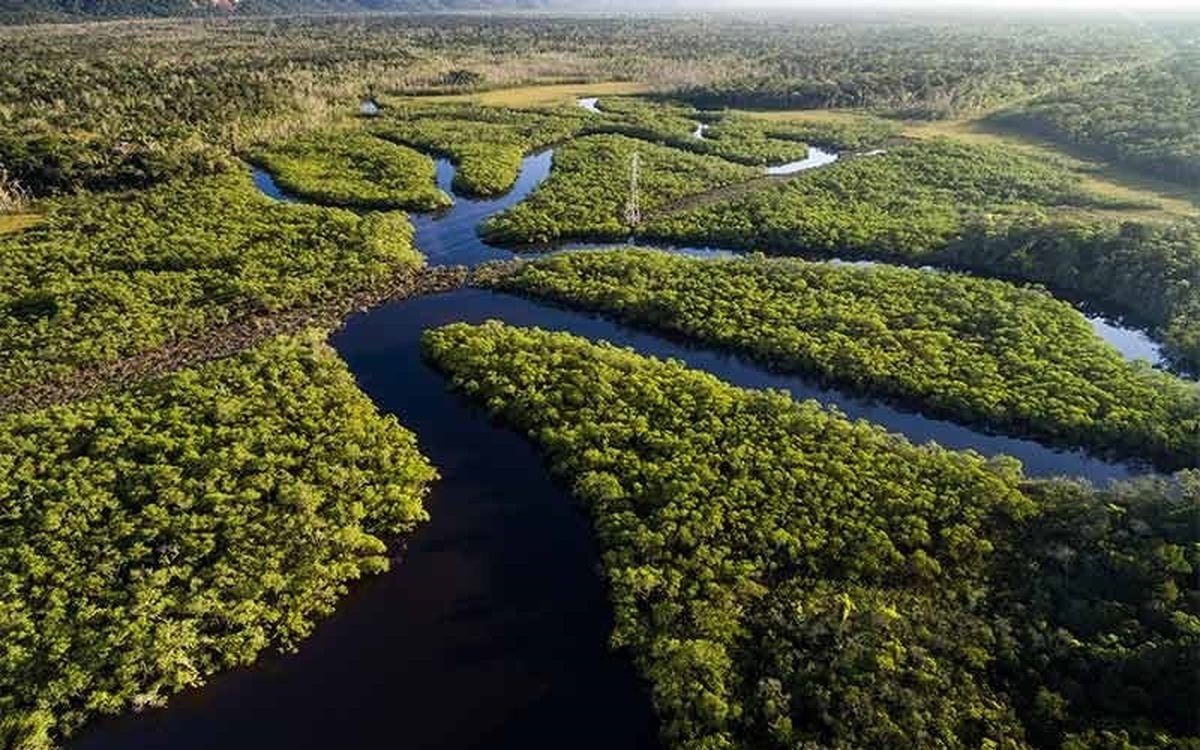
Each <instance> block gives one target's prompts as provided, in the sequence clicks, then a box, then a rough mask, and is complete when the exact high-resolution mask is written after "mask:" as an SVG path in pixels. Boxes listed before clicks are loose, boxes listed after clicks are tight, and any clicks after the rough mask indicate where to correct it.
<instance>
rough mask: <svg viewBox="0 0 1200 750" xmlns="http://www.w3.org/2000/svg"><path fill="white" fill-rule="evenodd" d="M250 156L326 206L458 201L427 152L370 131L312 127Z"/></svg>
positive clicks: (420, 207) (426, 207)
mask: <svg viewBox="0 0 1200 750" xmlns="http://www.w3.org/2000/svg"><path fill="white" fill-rule="evenodd" d="M251 158H252V159H253V160H254V161H255V162H256V163H258V164H260V165H261V166H263V167H264V168H266V169H267V171H269V172H270V173H271V175H272V176H273V177H274V178H275V182H276V183H278V184H279V186H280V187H282V188H284V189H285V190H287V191H288V192H290V193H294V194H296V195H299V196H302V197H304V198H307V199H308V200H310V201H313V202H315V203H320V204H322V205H326V206H345V207H347V208H364V209H371V208H376V209H409V210H416V211H434V210H436V209H439V208H445V207H447V206H449V205H451V203H452V202H453V201H452V199H451V198H450V196H448V195H446V194H445V193H443V192H442V191H441V190H438V188H437V186H435V185H434V184H433V162H432V161H431V160H430V158H429V157H428V156H425V155H424V154H422V153H420V152H417V151H414V150H412V149H411V148H407V147H405V146H398V145H396V144H394V143H388V142H387V141H384V140H380V139H378V138H374V137H372V136H370V135H367V134H365V133H359V132H346V131H329V132H319V133H310V134H307V135H305V136H303V137H295V138H289V139H287V140H285V141H282V142H280V143H276V144H271V145H268V146H265V147H263V148H259V149H255V150H254V152H253V154H252V157H251Z"/></svg>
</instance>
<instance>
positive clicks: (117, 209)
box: [0, 173, 422, 389]
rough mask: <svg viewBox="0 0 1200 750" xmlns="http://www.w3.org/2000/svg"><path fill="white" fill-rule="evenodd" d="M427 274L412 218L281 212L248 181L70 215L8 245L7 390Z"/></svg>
mask: <svg viewBox="0 0 1200 750" xmlns="http://www.w3.org/2000/svg"><path fill="white" fill-rule="evenodd" d="M421 263H422V257H421V256H420V254H419V253H417V251H416V250H415V249H414V248H413V246H412V226H411V225H410V224H409V221H408V219H407V217H406V216H405V215H404V214H402V213H396V212H393V213H372V214H367V215H365V216H361V217H360V216H358V215H356V214H353V213H351V212H349V211H344V210H341V209H329V208H320V207H316V206H303V205H295V204H282V203H276V202H274V201H272V200H270V199H268V198H266V197H264V196H262V195H260V194H259V193H258V192H257V190H256V189H255V188H254V186H253V185H252V184H251V182H250V178H249V176H248V175H246V174H237V173H234V174H228V175H222V176H217V177H209V178H206V179H203V180H197V181H181V182H174V183H168V184H166V185H163V186H160V187H157V188H154V189H152V190H146V191H143V192H139V193H132V194H113V195H107V194H105V195H98V196H90V197H80V198H77V199H72V200H70V201H64V202H62V203H61V204H59V205H57V206H56V207H54V208H53V209H52V210H51V211H50V212H49V213H48V214H47V216H46V218H45V219H44V220H43V221H42V222H40V223H39V224H36V225H34V226H33V227H31V228H29V229H26V230H25V231H23V232H20V233H17V234H9V235H0V350H3V352H4V356H3V357H2V358H0V388H2V389H8V388H12V387H14V386H16V385H20V384H24V383H29V382H33V381H37V380H42V379H47V378H51V377H56V376H60V375H64V374H66V373H68V372H70V371H72V370H75V369H77V368H80V367H83V366H86V365H91V364H97V363H100V362H107V361H112V360H115V359H118V358H120V357H123V356H127V355H130V354H135V353H137V352H141V351H145V350H147V349H150V348H152V347H155V346H159V345H162V344H164V343H167V342H169V341H171V340H173V339H175V338H177V337H180V336H185V335H188V334H192V333H196V332H198V331H200V330H201V329H203V328H205V327H206V326H211V325H214V324H218V323H225V322H229V321H231V320H235V319H238V318H239V317H243V316H246V315H249V314H252V313H256V312H262V311H271V310H281V309H285V308H289V307H294V306H298V305H302V304H306V303H312V302H316V301H320V300H328V299H337V298H340V297H342V296H345V295H347V294H348V293H350V292H352V291H354V290H356V289H360V288H363V287H365V286H367V285H369V284H371V283H372V282H375V281H378V280H381V279H383V278H386V277H387V276H388V275H389V274H392V273H395V272H396V271H397V270H399V269H405V268H414V267H416V266H418V265H420V264H421Z"/></svg>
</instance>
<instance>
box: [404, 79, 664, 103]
mask: <svg viewBox="0 0 1200 750" xmlns="http://www.w3.org/2000/svg"><path fill="white" fill-rule="evenodd" d="M650 88H651V87H650V84H648V83H639V82H636V81H604V82H600V83H545V84H535V85H531V86H515V87H512V88H503V89H492V90H489V91H477V92H472V93H469V94H447V95H441V96H420V97H413V98H416V99H423V100H426V101H439V102H474V103H476V104H483V105H487V106H491V107H516V108H524V107H553V106H556V105H560V104H570V103H573V102H574V101H575V100H576V99H579V98H582V97H587V96H617V95H622V94H640V93H644V92H646V91H649V90H650Z"/></svg>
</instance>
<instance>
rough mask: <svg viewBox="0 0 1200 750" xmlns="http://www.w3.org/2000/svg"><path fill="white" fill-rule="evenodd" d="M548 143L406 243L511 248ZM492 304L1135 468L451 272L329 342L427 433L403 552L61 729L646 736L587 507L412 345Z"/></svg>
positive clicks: (789, 384)
mask: <svg viewBox="0 0 1200 750" xmlns="http://www.w3.org/2000/svg"><path fill="white" fill-rule="evenodd" d="M551 158H552V157H551V153H550V152H544V153H541V154H536V155H534V156H531V157H529V158H528V159H526V162H525V169H524V170H523V172H522V174H521V177H520V179H519V181H518V183H517V185H516V186H515V187H514V189H513V190H512V192H510V193H509V194H508V195H506V196H504V197H502V198H499V199H496V200H478V201H477V200H466V199H463V198H457V199H456V205H455V207H454V208H453V209H451V210H450V211H448V212H445V213H443V214H441V215H438V216H414V217H413V220H414V223H415V224H416V227H417V245H418V247H419V248H420V249H421V250H422V251H423V252H424V253H425V254H426V256H427V257H428V258H429V260H430V262H431V263H434V264H439V263H464V264H475V263H478V262H481V261H485V260H491V259H497V258H508V257H511V256H510V253H509V252H507V251H505V250H502V249H500V248H495V247H492V246H489V245H487V244H486V243H484V242H482V241H481V240H480V239H479V238H478V236H477V235H476V232H475V228H476V226H477V225H478V223H479V222H480V221H481V220H482V219H483V218H484V217H486V216H488V215H489V214H491V213H493V212H495V211H498V210H501V209H503V208H506V207H508V206H510V205H512V204H513V203H516V202H517V201H519V200H521V199H522V198H524V197H525V196H526V195H527V194H528V193H529V192H530V191H532V190H533V189H534V188H535V187H536V186H537V185H538V184H539V183H540V182H541V181H542V180H543V179H544V178H545V177H546V175H547V174H548V172H549V168H550V160H551ZM437 174H438V184H439V185H440V186H442V188H443V189H444V190H447V191H448V192H449V191H450V182H451V180H452V178H453V168H452V167H451V166H450V165H449V163H448V162H445V161H439V162H438V171H437ZM255 181H256V183H257V184H258V185H259V187H260V189H262V190H263V192H264V193H267V194H269V195H272V196H274V197H276V198H279V199H282V200H289V199H290V197H289V196H287V195H286V194H284V193H283V192H282V191H280V190H279V189H278V187H277V186H276V185H275V184H274V182H273V181H272V180H271V179H270V176H269V175H266V174H265V173H262V172H258V171H256V173H255ZM681 252H688V253H690V254H696V255H721V254H725V251H721V250H706V249H697V248H687V249H683V250H681ZM489 318H495V319H501V320H504V321H506V322H508V323H511V324H514V325H536V326H540V327H542V328H546V329H551V330H562V331H569V332H572V333H575V334H578V335H582V336H586V337H588V338H591V339H594V340H600V339H603V340H607V341H610V342H613V343H616V344H620V345H623V346H629V347H632V348H634V349H636V350H637V351H639V352H642V353H644V354H651V355H656V356H660V357H675V358H678V359H681V360H683V361H685V362H687V363H688V364H689V365H691V366H692V367H696V368H699V369H703V370H707V371H709V372H712V373H714V374H716V375H718V376H720V377H721V378H723V379H725V380H727V381H729V382H731V383H734V384H737V385H740V386H745V387H753V388H763V387H771V388H783V389H786V390H788V391H790V392H791V393H792V394H793V395H794V396H796V397H797V398H815V399H818V400H820V401H821V402H823V403H825V404H830V405H836V406H837V407H838V408H839V409H840V410H841V411H843V412H844V413H845V414H847V415H848V416H850V417H852V418H863V419H868V420H870V421H872V422H875V423H878V424H880V425H883V426H884V427H886V428H887V429H889V430H891V431H893V432H897V433H900V434H903V435H905V436H907V437H908V438H909V439H910V440H913V441H914V442H919V443H923V442H927V441H930V440H933V441H936V442H938V443H939V444H941V445H944V446H946V447H951V448H969V449H974V450H976V451H978V452H980V453H982V454H985V455H995V454H998V453H1005V454H1009V455H1012V456H1015V457H1016V458H1018V459H1020V460H1021V461H1022V462H1023V463H1024V465H1025V468H1026V471H1027V472H1028V473H1029V474H1031V475H1037V476H1047V475H1056V474H1072V475H1081V476H1086V477H1089V478H1091V479H1093V480H1097V481H1106V480H1109V479H1114V478H1120V477H1125V476H1128V475H1129V474H1130V473H1131V472H1133V471H1135V469H1134V468H1133V467H1130V466H1128V465H1125V464H1120V463H1112V462H1106V461H1103V460H1100V459H1096V458H1093V457H1089V456H1087V455H1086V454H1084V453H1083V452H1081V451H1064V450H1055V449H1053V448H1049V447H1046V446H1043V445H1040V444H1038V443H1036V442H1034V441H1029V440H1018V439H1013V438H1007V437H1003V436H997V435H989V434H985V433H983V432H980V431H977V430H973V429H970V428H966V427H962V426H960V425H956V424H953V423H950V422H946V421H943V420H937V419H931V418H929V417H925V416H922V415H920V414H916V413H912V412H908V411H904V410H901V409H897V408H894V407H891V406H888V405H885V404H881V403H876V402H874V401H872V400H871V399H868V398H862V397H858V396H854V395H851V394H847V393H844V392H840V391H838V390H834V389H828V388H822V387H820V386H819V385H817V384H815V383H812V382H810V381H808V380H806V379H804V378H800V377H794V376H785V375H777V374H772V373H769V372H766V371H764V370H762V369H761V368H759V367H757V366H755V365H753V364H750V363H748V362H746V361H745V360H742V359H740V358H738V357H736V356H732V355H728V354H723V353H720V352H715V351H711V350H707V349H704V348H699V347H692V346H688V345H686V344H683V343H678V342H674V341H670V340H667V339H665V338H662V337H660V336H656V335H652V334H649V333H644V332H639V331H636V330H633V329H630V328H628V327H625V326H622V325H619V324H616V323H614V322H612V321H610V320H607V319H604V318H602V317H599V316H595V315H590V314H585V313H579V312H573V311H569V310H564V309H561V308H557V307H554V306H550V305H546V304H541V303H537V302H533V301H530V300H526V299H522V298H519V297H513V296H509V295H503V294H498V293H494V292H489V291H484V290H477V289H464V290H459V291H456V292H451V293H448V294H441V295H435V296H427V297H419V298H415V299H411V300H404V301H399V302H395V303H391V304H388V305H384V306H382V307H380V308H377V309H375V310H371V311H369V312H366V313H361V314H358V315H355V316H354V317H352V318H351V319H350V320H348V321H347V323H346V325H345V326H344V328H343V329H342V330H340V331H338V332H337V333H336V334H335V335H334V337H333V339H332V341H333V344H334V346H335V347H336V348H337V350H338V352H339V353H340V354H341V356H342V357H343V358H344V359H345V361H346V362H347V364H348V365H349V367H350V369H351V370H352V371H353V373H354V375H355V377H356V379H357V380H358V382H359V384H360V386H361V387H362V388H363V390H364V391H365V392H366V393H367V394H368V395H370V396H371V398H372V399H373V400H374V402H375V403H376V404H377V405H378V406H379V408H380V409H381V410H383V411H385V412H388V413H392V414H395V415H396V416H397V417H398V418H399V420H400V421H401V422H402V423H403V424H404V425H405V426H406V427H408V428H409V429H411V430H413V431H414V432H415V433H416V434H417V436H418V439H419V442H420V446H421V450H422V452H423V453H424V454H425V455H426V456H428V457H429V458H430V460H431V461H432V462H433V463H434V464H435V465H436V466H437V467H438V471H439V472H440V473H441V475H442V478H441V480H440V481H439V482H437V483H436V485H435V486H434V489H433V493H432V495H431V497H430V500H429V503H428V507H429V511H430V514H431V516H432V520H431V521H430V522H428V523H427V524H425V525H424V526H422V527H421V528H420V529H418V530H417V532H416V533H415V534H414V535H413V536H412V538H411V539H410V540H409V541H408V544H407V547H406V548H405V549H403V550H401V551H398V552H397V557H398V558H399V559H398V560H397V564H396V565H395V566H394V569H393V571H392V572H391V573H388V574H386V575H380V576H373V577H370V578H368V579H366V580H363V581H361V582H358V583H356V584H355V585H354V586H353V587H352V591H351V593H350V594H349V595H348V596H347V597H346V598H345V599H344V600H343V601H342V602H341V603H340V604H339V606H338V609H337V612H336V613H335V614H334V615H333V616H331V617H329V618H327V619H326V620H325V621H323V622H322V623H321V624H320V625H319V626H318V627H317V628H316V631H315V632H314V634H313V635H312V637H311V638H309V639H307V640H306V641H304V642H303V643H302V644H301V648H300V650H299V652H298V653H296V654H289V655H278V654H269V655H264V657H263V658H262V659H260V661H259V662H258V663H257V664H256V665H255V666H254V667H252V668H249V669H240V670H235V671H233V672H228V673H224V674H221V675H218V676H216V677H214V678H212V679H211V680H210V682H209V684H208V685H206V686H205V687H203V688H201V689H197V690H191V691H188V692H185V693H183V694H180V695H178V696H176V697H174V698H173V699H172V700H171V702H170V705H169V706H168V707H167V708H165V709H152V710H149V711H146V712H143V713H141V714H138V715H134V714H127V715H124V716H121V717H117V718H113V719H107V720H104V721H99V722H96V723H95V724H94V725H93V726H91V727H89V729H88V731H87V732H85V733H84V735H83V736H82V737H80V738H79V739H78V740H77V741H74V742H73V743H71V747H73V748H78V749H79V750H84V749H87V750H116V749H117V748H122V749H126V748H163V749H164V750H165V749H167V748H170V749H171V750H190V749H192V748H195V749H196V750H199V749H200V748H205V749H207V748H217V747H229V748H255V749H256V750H257V749H260V748H343V747H344V748H392V747H395V748H414V749H417V750H422V749H425V748H431V749H439V750H440V749H442V748H445V749H446V750H451V749H455V748H497V749H499V750H508V749H509V748H511V749H512V750H528V749H530V748H562V747H569V748H584V749H586V748H596V749H597V750H599V749H600V748H604V749H605V750H613V749H614V748H622V749H626V748H627V749H630V750H635V749H637V748H653V747H657V746H658V742H657V739H656V726H655V720H654V717H653V715H652V713H651V711H650V707H649V699H648V696H647V694H646V691H645V688H644V686H643V685H642V683H641V682H640V680H639V679H638V677H637V676H636V675H635V673H634V670H633V668H632V666H631V664H630V663H629V661H628V658H627V657H626V656H625V655H623V654H615V653H613V652H611V651H610V650H609V649H608V647H607V636H608V633H609V631H610V629H611V624H612V621H611V612H610V609H609V606H608V604H607V601H606V599H605V593H604V588H603V585H602V582H601V580H600V578H599V575H598V573H597V557H596V551H595V549H594V546H593V542H592V539H591V535H590V532H589V525H588V522H587V519H586V517H585V516H584V514H583V513H582V512H581V511H580V509H579V508H578V507H577V506H576V504H575V503H574V501H573V500H572V499H571V497H570V495H569V493H568V492H566V491H565V490H564V489H563V488H562V487H559V486H557V485H556V484H555V483H554V482H552V481H551V479H550V478H549V477H548V475H547V472H546V470H545V467H544V465H543V462H542V460H541V458H540V457H539V454H538V452H537V451H536V450H535V449H534V447H533V446H532V445H531V444H530V443H529V442H528V441H527V440H525V439H524V438H523V437H522V436H520V435H518V434H516V433H514V432H512V431H510V430H507V429H504V428H502V427H500V426H498V425H497V424H495V423H493V422H492V421H491V420H490V419H489V418H488V416H487V415H486V414H485V413H484V412H483V411H481V410H480V409H479V408H478V407H476V406H474V405H472V404H470V403H468V402H467V401H466V400H464V399H463V398H461V397H459V396H457V395H455V394H452V393H450V392H448V391H447V389H446V385H445V381H444V380H443V379H442V378H441V377H440V376H439V375H438V374H437V373H435V372H434V371H432V370H431V369H430V368H429V367H428V366H426V365H425V364H424V363H423V362H422V360H421V357H420V351H419V340H420V336H421V333H422V332H423V331H424V330H426V329H428V328H431V327H436V326H439V325H443V324H446V323H450V322H455V321H467V322H482V321H483V320H487V319H489ZM1114 330H1116V331H1123V330H1124V329H1120V327H1119V326H1117V327H1114ZM1134 333H1136V332H1134ZM1139 345H1140V344H1139Z"/></svg>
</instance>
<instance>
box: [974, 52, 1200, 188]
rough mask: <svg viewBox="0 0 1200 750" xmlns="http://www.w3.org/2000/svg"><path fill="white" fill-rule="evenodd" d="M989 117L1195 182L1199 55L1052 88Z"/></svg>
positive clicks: (1199, 154) (1199, 167)
mask: <svg viewBox="0 0 1200 750" xmlns="http://www.w3.org/2000/svg"><path fill="white" fill-rule="evenodd" d="M995 119H996V121H997V122H998V123H1000V124H1002V125H1006V126H1012V127H1017V128H1020V129H1023V130H1028V131H1031V132H1034V133H1036V134H1038V135H1043V136H1048V137H1050V138H1053V139H1056V140H1061V141H1065V142H1067V143H1069V144H1071V145H1074V146H1079V147H1082V148H1085V149H1088V150H1090V151H1092V152H1094V153H1098V154H1100V155H1101V156H1104V157H1106V158H1110V159H1116V160H1117V161H1120V162H1122V163H1125V164H1128V165H1130V166H1133V167H1136V168H1138V169H1141V170H1143V171H1144V172H1148V173H1150V174H1153V175H1155V176H1158V177H1162V178H1164V179H1168V180H1177V181H1179V182H1183V183H1187V184H1191V185H1197V184H1200V54H1184V55H1180V56H1177V57H1172V58H1169V59H1167V60H1165V61H1163V62H1162V63H1159V64H1156V65H1151V66H1147V67H1139V68H1135V69H1132V70H1126V71H1120V72H1117V73H1113V74H1111V75H1108V76H1105V77H1103V78H1100V79H1099V80H1096V81H1092V82H1089V83H1085V84H1082V85H1080V86H1076V87H1072V88H1068V89H1064V90H1061V91H1055V92H1054V93H1051V94H1047V95H1046V96H1043V97H1041V98H1039V99H1037V100H1035V101H1033V102H1031V103H1029V104H1026V105H1024V106H1022V107H1019V108H1017V109H1015V110H1010V111H1007V112H1003V113H1001V114H1000V115H998V116H997V117H996V118H995Z"/></svg>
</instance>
